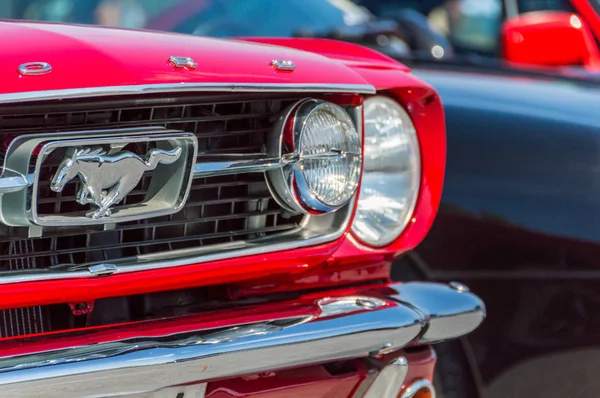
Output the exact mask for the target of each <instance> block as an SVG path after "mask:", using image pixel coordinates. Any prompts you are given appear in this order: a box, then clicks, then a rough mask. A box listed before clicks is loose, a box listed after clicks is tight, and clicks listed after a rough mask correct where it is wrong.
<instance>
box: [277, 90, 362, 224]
mask: <svg viewBox="0 0 600 398" xmlns="http://www.w3.org/2000/svg"><path fill="white" fill-rule="evenodd" d="M319 123H320V124H321V125H319ZM269 153H270V154H271V155H272V156H276V157H279V158H280V159H281V161H282V162H283V163H284V164H283V166H282V167H280V168H277V169H274V170H270V171H269V172H268V173H267V177H268V178H267V180H268V182H269V186H270V187H271V190H272V191H273V192H274V193H275V195H274V197H275V198H276V200H277V201H278V202H279V204H280V205H281V206H282V207H284V208H286V209H288V210H289V211H292V212H294V213H301V214H310V215H321V214H327V213H331V212H334V211H336V210H338V209H340V208H342V207H343V206H344V205H346V204H347V203H348V202H349V201H350V200H351V199H352V197H353V196H354V194H355V193H356V190H357V188H358V184H359V180H360V174H361V169H362V149H361V140H360V136H359V133H358V131H357V129H356V127H355V125H354V122H353V121H352V118H350V116H349V115H348V113H347V112H346V111H345V110H344V109H343V108H342V107H340V106H338V105H335V104H333V103H330V102H326V101H322V100H317V99H306V100H302V101H300V102H298V103H296V104H295V105H293V106H292V107H291V109H290V110H289V111H288V112H287V114H286V115H285V116H284V117H282V119H281V120H280V123H279V126H278V127H276V128H275V130H274V134H273V135H272V136H271V139H270V140H269Z"/></svg>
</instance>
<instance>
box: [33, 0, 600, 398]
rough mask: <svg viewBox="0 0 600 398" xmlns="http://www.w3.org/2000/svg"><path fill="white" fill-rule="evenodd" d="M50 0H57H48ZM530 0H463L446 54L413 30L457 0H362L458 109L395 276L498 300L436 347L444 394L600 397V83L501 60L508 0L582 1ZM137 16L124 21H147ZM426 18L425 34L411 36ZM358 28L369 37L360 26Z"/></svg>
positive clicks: (183, 27)
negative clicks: (433, 195) (477, 321)
mask: <svg viewBox="0 0 600 398" xmlns="http://www.w3.org/2000/svg"><path fill="white" fill-rule="evenodd" d="M50 1H55V2H56V1H58V0H44V2H50ZM71 1H72V2H73V3H76V0H71ZM128 3H129V5H130V7H132V4H133V2H128ZM142 3H146V4H150V3H151V0H146V2H143V1H139V2H138V4H142ZM159 3H160V4H159ZM167 3H169V4H167ZM525 3H527V4H529V5H530V6H531V7H530V8H523V5H524V4H525ZM533 3H534V2H533V1H529V2H526V1H521V0H519V1H518V2H515V1H512V2H511V1H508V0H507V1H505V2H502V1H500V0H498V1H495V0H492V1H488V0H471V1H464V4H467V5H468V4H470V5H471V6H473V7H471V8H470V9H468V8H465V9H464V10H470V13H467V16H469V18H467V19H465V20H464V25H461V26H462V27H463V28H464V29H463V30H462V31H460V30H459V31H454V32H453V33H448V32H446V33H447V34H448V36H447V39H449V40H446V38H445V37H443V39H439V41H438V42H437V43H438V44H439V45H440V48H442V50H445V49H448V48H449V47H448V43H451V44H452V46H451V47H450V51H452V50H453V51H454V55H453V56H449V55H448V54H449V53H448V52H445V53H444V54H442V55H443V56H442V57H439V59H438V58H437V57H435V56H434V55H435V54H434V52H435V51H437V54H438V55H440V54H441V53H440V52H439V49H438V48H437V47H435V46H436V45H438V44H430V45H420V44H419V43H417V42H416V39H414V37H433V38H438V37H439V36H440V35H441V34H442V33H444V32H443V29H440V28H438V29H439V31H438V32H435V31H434V30H433V28H431V27H430V26H431V25H434V24H433V23H432V22H434V21H435V18H433V17H435V15H436V14H433V16H432V15H431V13H432V12H433V11H434V10H435V9H436V7H439V6H440V5H444V4H445V2H442V1H439V0H420V1H417V0H412V1H408V0H361V1H360V4H362V5H365V6H369V7H370V8H371V10H372V11H373V13H374V14H376V15H381V16H384V17H386V18H389V19H393V20H396V21H397V22H398V26H399V31H401V30H402V31H404V32H413V33H412V34H413V35H414V36H413V38H412V39H411V36H410V33H404V34H405V36H403V37H400V36H398V37H399V40H401V41H403V42H404V43H405V44H406V45H407V46H408V47H410V48H411V50H412V52H411V53H410V54H406V56H404V55H402V56H397V58H400V59H401V60H403V61H405V62H407V63H409V64H410V65H411V66H412V69H413V73H415V74H416V75H417V76H418V77H420V78H422V79H424V80H425V81H427V82H428V83H430V84H431V85H433V86H434V88H435V89H436V90H437V91H438V92H439V93H440V95H441V96H442V100H443V102H444V104H445V109H446V118H447V140H448V159H447V169H446V170H447V171H446V180H445V188H444V193H443V198H442V206H441V209H440V212H439V214H438V217H437V219H436V221H435V223H434V225H433V228H432V230H431V232H430V233H429V235H428V237H427V238H426V239H425V241H424V242H423V243H422V244H421V245H420V246H419V247H418V248H417V250H416V251H414V252H411V253H409V254H408V255H407V256H406V257H404V258H403V259H402V260H399V261H398V262H397V263H396V264H395V267H394V270H393V272H394V276H395V278H396V279H397V280H407V279H409V278H412V279H428V280H437V281H452V280H457V279H458V280H461V281H463V280H464V281H466V282H468V284H469V285H470V286H471V288H472V290H474V291H475V292H476V293H477V294H479V295H480V296H481V297H482V299H483V300H484V301H485V302H486V303H487V305H488V309H489V317H488V319H487V321H486V322H485V323H484V324H483V326H482V327H481V328H480V329H478V330H477V331H476V332H474V333H472V334H471V335H469V337H467V338H465V339H463V340H462V341H461V342H460V343H456V344H455V343H448V344H446V345H440V346H438V347H437V351H438V361H439V370H440V371H439V372H438V376H439V377H440V378H439V379H438V380H436V383H437V384H438V391H442V393H441V394H439V395H441V396H442V397H443V398H464V397H474V398H475V397H478V398H513V397H514V398H517V397H518V398H521V397H533V398H538V397H539V398H542V397H543V398H553V397H596V396H598V391H600V378H598V377H597V376H596V374H597V370H599V368H600V361H598V360H597V358H598V346H599V345H600V293H599V291H600V289H599V287H600V270H599V268H598V260H597V259H598V258H600V224H599V223H598V222H597V220H600V120H599V117H598V114H599V112H598V109H599V107H600V85H599V84H598V82H597V81H595V80H594V76H593V75H592V74H588V73H581V74H578V73H575V72H573V71H574V70H575V69H572V70H571V69H570V70H564V69H563V70H558V69H556V68H554V69H551V70H550V69H543V70H540V69H537V70H536V69H532V68H515V67H513V66H512V65H511V64H509V63H507V62H503V60H502V57H501V55H502V41H501V38H502V35H501V32H502V25H503V23H504V21H505V20H506V19H507V18H508V15H510V13H511V12H514V9H511V8H510V7H509V8H507V6H510V4H512V5H515V4H516V5H517V6H518V7H519V8H518V9H517V10H519V9H520V10H526V9H527V10H528V11H540V10H545V9H549V10H553V11H557V9H553V8H551V7H550V8H549V7H548V4H550V5H552V4H556V5H558V6H560V5H561V4H567V5H571V4H575V3H577V4H578V3H580V1H579V0H570V1H566V0H565V1H563V2H559V1H554V2H548V1H539V2H537V4H538V6H537V8H536V7H534V4H533ZM156 4H159V5H157V6H156V7H159V6H160V11H156V10H157V8H152V7H150V6H149V5H147V6H145V7H144V10H145V11H146V17H145V22H143V24H142V26H148V27H151V28H154V29H168V30H174V31H179V32H184V33H194V32H196V33H200V34H204V35H216V36H240V35H242V36H292V35H305V36H315V37H338V38H340V36H338V35H339V34H340V33H339V32H342V31H345V29H346V28H348V27H351V26H354V25H353V24H352V23H351V22H349V21H363V22H360V23H359V22H356V24H355V25H356V26H359V28H358V29H359V30H360V29H363V32H364V31H366V27H367V26H376V25H377V21H376V20H374V19H373V18H374V17H372V16H371V14H368V13H366V14H365V15H368V16H369V17H368V18H366V17H365V18H364V19H361V18H359V17H358V15H362V14H363V13H365V11H364V10H362V9H360V8H356V7H353V6H352V5H349V3H348V2H347V1H341V0H331V1H325V0H323V1H316V0H313V1H310V0H307V1H302V2H299V1H298V2H297V1H296V0H291V1H289V2H288V1H286V2H281V1H279V2H277V1H267V0H231V1H225V0H196V1H192V0H172V1H170V2H167V1H162V2H156ZM233 4H235V5H237V6H238V7H234V6H229V5H233ZM455 4H457V3H456V2H455ZM464 4H463V5H464ZM594 4H595V3H594ZM588 5H590V6H591V5H592V3H589V4H588ZM409 6H411V7H412V9H411V10H410V11H408V12H407V11H406V9H405V7H409ZM186 7H188V8H186ZM189 7H191V8H189ZM465 7H466V6H465ZM544 7H545V8H544ZM192 8H193V9H192ZM133 9H134V8H131V10H133ZM194 10H195V11H194ZM336 10H337V11H336ZM348 10H350V11H348ZM358 10H360V11H358ZM561 10H562V9H558V11H561ZM192 11H193V12H192ZM475 11H477V12H475ZM507 11H510V12H507ZM562 11H565V10H562ZM567 11H568V10H567ZM89 12H90V11H88V13H89ZM415 12H421V13H422V14H415ZM353 13H354V14H353ZM123 15H125V14H123ZM130 15H133V16H136V15H137V17H139V14H135V13H130ZM348 15H357V17H356V19H354V20H353V19H351V18H350V17H349V16H348ZM424 15H426V16H428V17H429V18H425V17H424ZM439 15H442V16H443V13H441V14H439ZM88 17H89V16H88ZM348 18H350V19H348ZM432 18H433V19H432ZM88 19H89V18H88ZM441 19H442V20H443V17H441ZM115 20H116V19H113V22H111V23H116V22H114V21H115ZM128 21H129V22H127V23H125V22H124V21H121V22H118V23H119V24H121V25H126V26H132V27H142V26H135V24H134V23H133V22H131V21H134V22H135V18H133V17H132V18H130V19H129V20H128ZM367 21H368V22H367ZM406 21H408V22H406ZM71 22H84V21H79V20H74V21H71ZM467 22H469V23H467ZM137 23H141V22H140V21H139V20H138V21H137ZM425 28H427V29H428V30H429V31H430V33H429V34H428V35H424V36H419V35H418V34H415V33H414V32H419V31H420V30H422V29H425ZM350 30H351V29H350ZM344 34H346V33H344ZM346 37H347V38H348V40H353V41H358V42H360V40H362V37H363V36H361V34H358V35H356V36H353V37H351V35H347V36H346ZM342 38H343V37H342ZM375 39H377V36H375ZM444 40H446V41H444ZM371 46H372V47H374V48H379V49H380V50H385V48H384V47H385V46H380V47H377V46H376V45H375V44H373V43H371ZM386 52H387V53H388V54H391V52H389V51H386ZM580 66H581V69H582V70H583V65H580Z"/></svg>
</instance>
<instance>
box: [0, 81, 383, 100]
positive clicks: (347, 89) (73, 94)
mask: <svg viewBox="0 0 600 398" xmlns="http://www.w3.org/2000/svg"><path fill="white" fill-rule="evenodd" d="M185 92H236V93H239V92H245V93H350V94H352V93H355V94H375V93H376V92H377V90H376V89H375V87H373V86H371V85H369V84H297V83H287V84H286V83H273V84H270V83H169V84H143V85H124V86H106V87H85V88H73V89H64V90H44V91H28V92H21V93H8V94H0V104H14V103H19V102H31V101H46V100H54V99H60V100H64V99H73V98H90V97H105V96H113V95H135V94H161V93H185Z"/></svg>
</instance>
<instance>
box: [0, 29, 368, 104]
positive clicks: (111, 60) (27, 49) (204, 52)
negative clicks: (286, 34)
mask: <svg viewBox="0 0 600 398" xmlns="http://www.w3.org/2000/svg"><path fill="white" fill-rule="evenodd" d="M0 36H2V37H11V38H18V40H4V41H3V49H2V51H3V53H4V54H10V57H9V58H8V60H7V62H3V63H2V64H0V76H2V78H3V79H2V83H3V84H2V87H1V88H0V93H16V92H27V91H41V90H57V89H69V88H87V87H102V86H122V85H145V84H165V83H205V82H210V83H240V82H241V83H261V84H262V83H267V84H286V83H295V84H329V85H332V84H333V85H335V84H366V82H365V81H364V79H362V78H361V77H360V76H359V75H358V74H356V73H353V71H352V70H350V69H348V68H346V67H345V66H344V65H343V64H342V63H341V62H339V61H336V60H332V59H328V58H326V57H322V56H319V55H316V54H311V53H308V52H305V51H296V50H293V49H286V48H281V47H273V46H260V45H256V44H251V43H245V42H236V41H231V40H227V41H226V40H219V39H211V38H203V37H197V36H191V35H179V34H173V33H152V32H143V31H135V30H123V29H109V28H99V27H93V26H73V25H63V24H52V23H28V22H0ZM33 54H35V55H33ZM171 56H186V57H192V58H194V59H195V60H197V62H198V63H199V65H198V68H197V69H195V70H187V69H176V68H174V67H173V66H171V65H170V64H169V63H168V59H169V57H171ZM273 59H284V60H287V59H291V60H293V61H294V62H295V64H296V70H294V72H293V73H288V72H279V71H276V70H274V69H273V68H272V67H271V66H270V65H269V64H270V62H271V61H272V60H273ZM27 62H48V63H50V64H51V65H52V67H53V69H52V72H51V73H48V74H45V75H40V76H22V75H21V74H19V73H18V71H17V68H18V67H19V65H21V64H23V63H27Z"/></svg>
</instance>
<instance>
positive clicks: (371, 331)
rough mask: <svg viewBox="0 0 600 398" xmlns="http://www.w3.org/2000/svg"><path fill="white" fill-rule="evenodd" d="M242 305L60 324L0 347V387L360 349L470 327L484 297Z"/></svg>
mask: <svg viewBox="0 0 600 398" xmlns="http://www.w3.org/2000/svg"><path fill="white" fill-rule="evenodd" d="M226 314H227V313H226ZM241 314H244V315H243V316H239V317H235V316H231V317H230V320H229V321H228V320H223V319H218V318H214V319H213V318H210V317H209V318H208V320H207V319H206V317H204V316H203V317H188V318H185V319H170V320H163V321H159V322H157V321H154V322H146V323H140V324H136V325H125V326H121V327H117V328H111V329H103V330H99V331H91V332H86V333H85V334H59V335H56V336H54V337H45V338H44V339H41V340H32V341H31V342H29V343H27V344H23V343H20V345H19V346H13V347H7V348H4V349H0V391H1V392H2V396H10V397H12V396H15V397H16V396H18V397H37V396H39V397H42V396H43V397H45V398H49V397H61V398H69V397H77V398H79V397H113V396H121V395H128V394H131V395H133V394H144V393H150V392H156V391H160V390H162V389H164V388H167V387H171V386H176V385H183V384H190V383H201V382H205V381H210V380H214V379H217V378H228V377H235V376H240V375H247V374H255V373H259V372H265V371H268V370H277V369H283V368H290V367H297V366H304V365H310V364H316V363H324V362H330V361H335V360H340V359H349V358H357V357H365V356H369V355H372V354H376V353H382V352H391V351H393V350H397V349H400V348H402V347H405V346H406V345H409V344H418V343H431V342H436V341H440V340H445V339H447V338H454V337H458V336H461V335H463V334H466V333H468V332H470V331H472V330H473V329H475V328H476V327H477V326H479V324H480V323H481V322H482V321H483V319H484V317H485V307H484V304H483V303H482V301H481V300H480V299H479V298H478V297H477V296H475V295H474V294H472V293H469V292H468V291H466V290H465V289H463V288H456V287H454V288H453V287H451V286H448V285H442V284H434V283H405V284H396V285H391V286H388V287H386V288H383V289H381V290H370V291H367V290H365V291H362V292H357V293H356V294H353V295H349V296H348V295H341V296H335V295H332V296H331V297H315V296H313V297H306V298H303V299H302V300H300V301H296V302H294V303H289V305H287V306H285V307H282V306H281V305H280V306H279V307H276V308H275V309H274V310H268V311H265V310H264V307H255V308H248V309H247V310H245V311H244V312H241ZM246 314H247V315H246ZM243 318H245V320H244V321H243V323H241V324H240V319H243ZM261 318H262V319H261ZM236 320H237V321H236Z"/></svg>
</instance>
